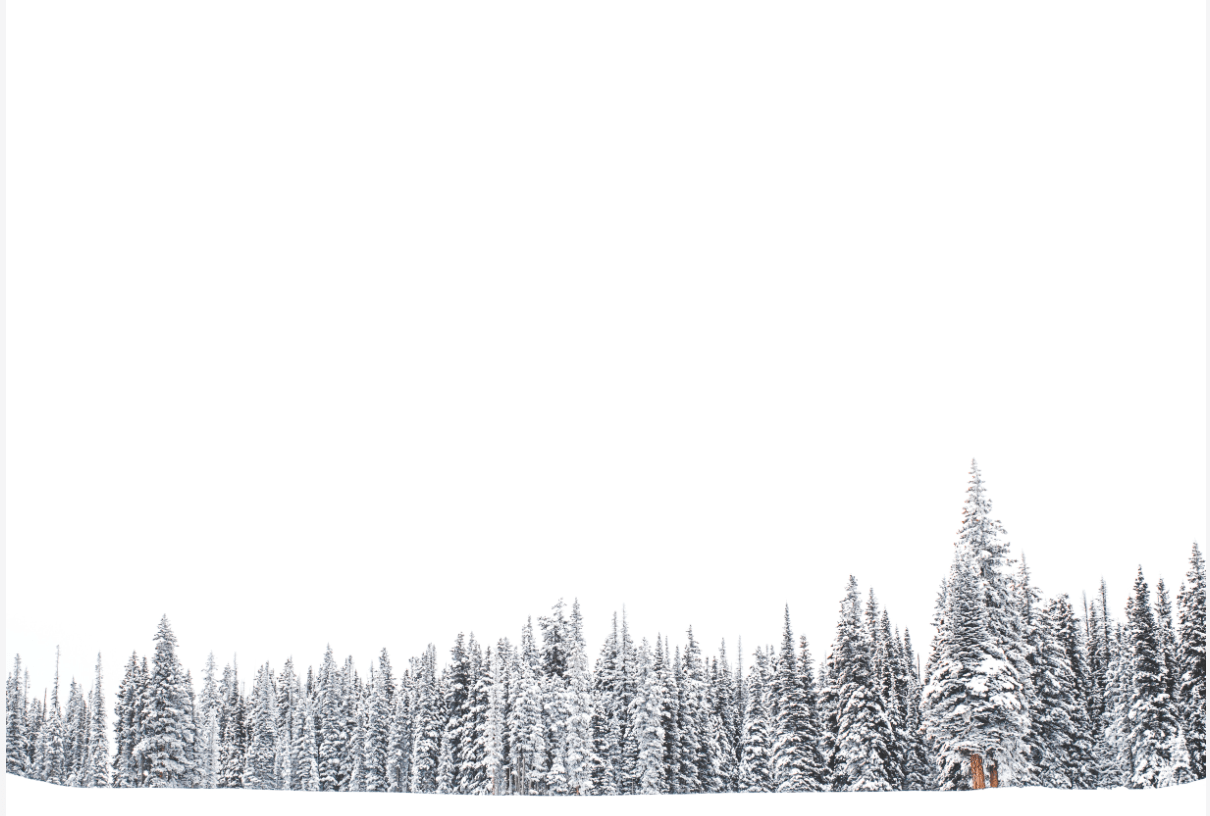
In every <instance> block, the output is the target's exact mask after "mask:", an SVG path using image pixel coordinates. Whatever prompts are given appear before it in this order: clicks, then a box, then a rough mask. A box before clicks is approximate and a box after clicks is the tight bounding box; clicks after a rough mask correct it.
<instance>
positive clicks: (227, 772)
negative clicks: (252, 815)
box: [218, 661, 247, 788]
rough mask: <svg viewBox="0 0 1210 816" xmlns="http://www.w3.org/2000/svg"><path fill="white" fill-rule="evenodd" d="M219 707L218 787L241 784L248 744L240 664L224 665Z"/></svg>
mask: <svg viewBox="0 0 1210 816" xmlns="http://www.w3.org/2000/svg"><path fill="white" fill-rule="evenodd" d="M220 697H221V700H222V708H221V710H220V711H219V779H218V786H219V787H220V788H242V787H243V786H244V754H245V751H246V747H247V728H246V725H245V721H244V720H245V706H244V695H243V693H242V690H241V689H240V683H239V664H238V663H237V662H235V661H233V662H232V663H231V664H230V665H228V666H225V667H223V682H222V686H221V688H220Z"/></svg>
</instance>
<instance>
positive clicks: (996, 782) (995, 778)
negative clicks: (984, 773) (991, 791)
mask: <svg viewBox="0 0 1210 816" xmlns="http://www.w3.org/2000/svg"><path fill="white" fill-rule="evenodd" d="M991 787H993V788H998V787H1000V777H999V775H998V774H997V773H996V763H994V762H993V763H992V772H991Z"/></svg>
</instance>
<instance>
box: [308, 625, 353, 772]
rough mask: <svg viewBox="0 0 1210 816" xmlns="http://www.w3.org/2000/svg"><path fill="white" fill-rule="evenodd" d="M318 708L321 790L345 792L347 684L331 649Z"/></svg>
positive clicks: (322, 673) (322, 670) (320, 679)
mask: <svg viewBox="0 0 1210 816" xmlns="http://www.w3.org/2000/svg"><path fill="white" fill-rule="evenodd" d="M318 686H319V691H318V700H317V706H316V715H317V716H316V723H315V727H316V739H317V741H318V742H319V746H318V749H319V789H320V790H321V791H335V790H342V789H343V785H344V783H345V776H346V767H345V764H344V763H345V756H346V750H347V746H348V741H349V736H350V735H349V733H348V731H347V730H346V729H347V723H346V722H345V707H346V700H345V693H346V690H345V682H344V675H343V674H342V672H341V670H340V667H339V666H338V665H336V656H335V655H334V654H333V653H332V647H331V645H329V646H328V649H327V652H325V653H324V660H323V664H322V665H321V666H320V669H319V677H318Z"/></svg>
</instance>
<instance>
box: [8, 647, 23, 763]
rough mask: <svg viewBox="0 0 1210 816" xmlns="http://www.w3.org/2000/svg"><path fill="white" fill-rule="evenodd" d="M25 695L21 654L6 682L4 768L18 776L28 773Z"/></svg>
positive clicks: (14, 661) (16, 658)
mask: <svg viewBox="0 0 1210 816" xmlns="http://www.w3.org/2000/svg"><path fill="white" fill-rule="evenodd" d="M25 696H26V695H25V688H24V686H23V685H22V683H21V655H16V656H15V657H14V658H13V673H12V674H10V675H9V676H8V679H7V681H6V682H5V684H4V713H5V728H4V737H5V746H4V770H5V771H6V772H7V773H11V774H14V775H16V776H26V775H27V774H28V768H27V765H28V760H29V756H28V754H29V741H28V738H27V735H26V730H25V729H26V713H25V712H26V709H27V707H28V704H27V702H26V699H25Z"/></svg>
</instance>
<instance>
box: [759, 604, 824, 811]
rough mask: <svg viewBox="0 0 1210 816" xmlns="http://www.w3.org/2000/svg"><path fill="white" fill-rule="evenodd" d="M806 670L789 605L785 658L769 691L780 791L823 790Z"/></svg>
mask: <svg viewBox="0 0 1210 816" xmlns="http://www.w3.org/2000/svg"><path fill="white" fill-rule="evenodd" d="M802 670H803V666H802V665H801V663H800V662H799V658H798V655H796V654H795V653H794V633H793V631H792V630H791V628H790V607H789V605H788V604H787V605H786V611H785V620H784V622H783V624H782V637H781V659H780V660H779V661H778V663H777V672H776V674H775V675H774V676H773V683H772V687H771V688H770V690H769V691H770V693H771V694H772V697H773V700H774V701H775V709H774V711H775V713H774V724H773V756H772V765H773V780H772V784H773V786H774V790H777V791H779V792H780V791H809V790H820V789H821V786H820V784H819V779H818V775H819V769H818V768H815V767H813V765H814V764H815V762H814V760H815V759H816V758H815V756H814V752H815V750H816V745H815V744H814V743H815V741H816V740H817V738H818V734H813V733H812V731H813V730H814V729H813V728H812V723H811V719H812V714H813V712H812V710H811V705H810V703H809V702H808V700H807V699H806V693H807V687H806V684H805V683H804V682H803V677H802Z"/></svg>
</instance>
